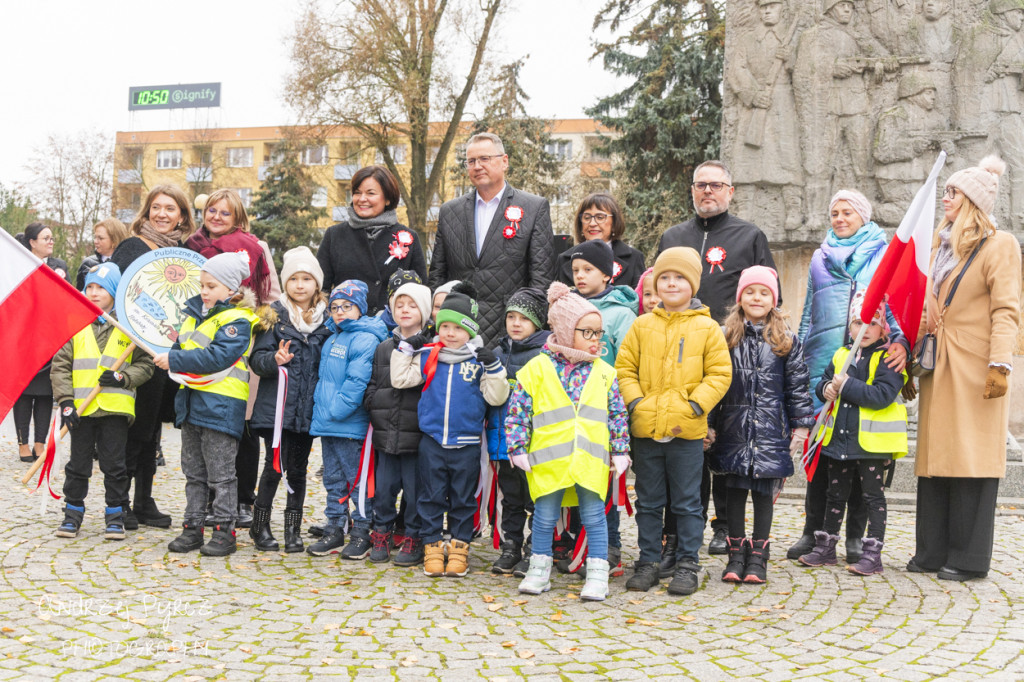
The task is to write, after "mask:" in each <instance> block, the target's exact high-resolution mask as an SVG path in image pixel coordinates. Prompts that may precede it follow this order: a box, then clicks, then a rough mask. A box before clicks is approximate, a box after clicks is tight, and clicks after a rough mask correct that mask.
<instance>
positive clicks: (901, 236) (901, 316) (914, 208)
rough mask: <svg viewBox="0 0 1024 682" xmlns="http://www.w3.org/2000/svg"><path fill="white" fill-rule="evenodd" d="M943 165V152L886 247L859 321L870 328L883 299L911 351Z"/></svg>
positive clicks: (930, 245) (933, 227)
mask: <svg viewBox="0 0 1024 682" xmlns="http://www.w3.org/2000/svg"><path fill="white" fill-rule="evenodd" d="M945 163H946V152H939V158H938V159H936V161H935V165H934V166H932V171H931V173H929V174H928V179H927V180H925V183H924V185H923V186H922V187H921V189H919V190H917V194H916V195H915V196H914V200H913V201H912V202H911V203H910V208H909V209H907V213H906V215H904V216H903V220H902V221H900V226H899V228H898V229H897V230H896V235H895V236H894V237H893V239H892V241H891V242H889V246H888V247H886V249H885V255H884V256H882V262H881V263H879V264H878V269H877V270H875V274H874V276H873V277H872V278H871V283H870V284H868V288H867V290H866V291H865V292H864V304H863V306H862V307H861V313H860V315H861V320H862V321H863V322H864V324H866V325H867V324H871V318H872V317H873V316H874V314H875V311H876V310H878V307H879V306H880V305H881V304H882V300H883V299H886V302H887V303H888V305H889V309H890V310H892V315H893V317H895V318H896V321H897V322H899V324H900V329H901V330H903V335H904V336H905V337H907V341H909V342H910V347H911V348H913V347H914V344H915V343H917V330H918V327H920V325H921V312H922V310H923V309H924V298H925V294H926V293H927V291H926V290H927V286H928V265H929V260H930V259H931V251H932V231H933V230H934V229H935V190H936V186H937V182H938V178H939V171H941V170H942V167H943V166H944V165H945ZM886 297H888V298H886Z"/></svg>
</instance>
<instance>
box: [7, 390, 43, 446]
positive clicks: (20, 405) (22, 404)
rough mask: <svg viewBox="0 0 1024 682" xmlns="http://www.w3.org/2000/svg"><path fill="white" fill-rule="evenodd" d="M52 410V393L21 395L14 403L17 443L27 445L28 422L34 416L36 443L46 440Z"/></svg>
mask: <svg viewBox="0 0 1024 682" xmlns="http://www.w3.org/2000/svg"><path fill="white" fill-rule="evenodd" d="M52 410H53V396H52V395H23V396H21V397H20V398H18V400H17V401H16V402H15V403H14V429H15V430H16V431H17V432H18V445H28V444H29V443H30V442H31V441H29V439H28V427H29V422H30V421H32V419H33V418H35V437H36V440H35V442H36V443H45V442H46V432H47V431H48V430H49V428H50V413H51V411H52Z"/></svg>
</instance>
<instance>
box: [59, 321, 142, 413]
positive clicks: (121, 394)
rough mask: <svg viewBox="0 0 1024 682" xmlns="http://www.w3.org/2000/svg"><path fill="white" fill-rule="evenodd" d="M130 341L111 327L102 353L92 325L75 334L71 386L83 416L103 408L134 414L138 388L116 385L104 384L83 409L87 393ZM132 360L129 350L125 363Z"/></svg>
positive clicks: (107, 410)
mask: <svg viewBox="0 0 1024 682" xmlns="http://www.w3.org/2000/svg"><path fill="white" fill-rule="evenodd" d="M130 344H131V340H130V339H129V338H128V337H127V336H125V335H124V334H122V333H121V331H120V330H118V329H111V330H110V335H109V336H108V337H107V345H106V346H105V347H104V348H103V353H102V354H100V347H99V345H97V343H96V335H95V334H93V332H92V325H91V324H90V325H89V326H88V327H86V328H85V329H83V330H82V331H80V332H78V333H77V334H75V335H74V337H73V338H72V349H73V351H72V352H73V353H74V357H73V358H72V361H71V386H72V388H73V389H74V397H75V409H76V410H78V412H79V414H81V416H83V417H88V416H89V415H90V414H92V413H93V412H95V411H96V410H104V411H105V412H112V413H116V414H127V415H128V416H131V417H134V416H135V391H134V390H132V389H128V388H118V387H117V386H104V387H103V389H102V390H101V391H100V393H99V395H97V396H96V399H95V400H93V401H92V402H91V403H90V404H89V407H87V408H85V410H84V411H83V410H82V403H83V402H84V401H85V399H86V397H87V396H88V395H89V394H90V393H91V392H92V390H93V389H94V388H96V386H98V385H99V383H100V374H102V373H103V372H105V371H106V370H108V369H110V368H111V367H113V366H114V363H115V362H116V361H117V359H118V358H119V357H121V353H123V352H124V351H125V349H126V348H128V346H129V345H130ZM131 361H132V354H131V353H129V354H128V358H127V359H126V360H125V364H128V363H130V362H131Z"/></svg>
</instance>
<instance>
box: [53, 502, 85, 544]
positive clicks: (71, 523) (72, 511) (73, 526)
mask: <svg viewBox="0 0 1024 682" xmlns="http://www.w3.org/2000/svg"><path fill="white" fill-rule="evenodd" d="M84 517H85V507H76V506H74V505H71V504H65V505H64V521H63V522H61V524H60V526H59V527H58V528H57V533H56V535H57V537H59V538H73V537H77V536H78V529H79V528H81V527H82V519H83V518H84Z"/></svg>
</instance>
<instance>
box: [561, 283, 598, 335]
mask: <svg viewBox="0 0 1024 682" xmlns="http://www.w3.org/2000/svg"><path fill="white" fill-rule="evenodd" d="M589 313H597V314H598V315H600V314H601V312H600V311H599V310H598V309H597V308H596V307H595V306H594V304H593V303H591V302H590V301H588V300H587V299H585V298H583V297H582V296H580V295H579V294H574V293H573V292H572V290H571V289H570V288H569V287H568V286H566V285H565V284H562V283H561V282H552V283H551V286H550V287H548V326H549V327H551V337H552V338H551V340H552V341H553V342H554V343H556V344H558V345H559V346H565V347H567V348H572V346H573V340H574V339H575V338H576V325H577V324H579V321H580V319H581V318H582V317H583V316H584V315H587V314H589Z"/></svg>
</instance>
